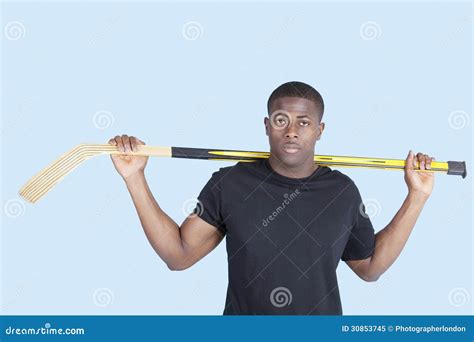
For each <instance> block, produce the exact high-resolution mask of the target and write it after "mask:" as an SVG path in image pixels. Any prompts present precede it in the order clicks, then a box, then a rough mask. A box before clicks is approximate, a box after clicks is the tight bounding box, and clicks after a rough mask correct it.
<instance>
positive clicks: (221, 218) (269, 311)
mask: <svg viewBox="0 0 474 342" xmlns="http://www.w3.org/2000/svg"><path fill="white" fill-rule="evenodd" d="M198 200H199V201H200V202H201V203H200V204H199V205H198V207H197V208H196V209H195V210H196V213H198V215H199V216H200V217H201V218H202V219H203V220H204V221H206V222H208V223H209V224H211V225H213V226H215V227H217V228H218V229H220V230H221V231H222V232H223V233H225V234H226V244H227V245H226V247H227V260H228V274H229V283H228V288H227V298H226V304H225V309H224V315H341V314H342V307H341V300H340V297H339V288H338V283H337V276H336V268H337V265H338V263H339V260H340V259H342V260H358V259H365V258H368V257H369V256H371V255H372V253H373V250H374V246H375V235H374V229H373V226H372V223H371V221H370V218H369V217H368V215H367V214H366V211H365V206H364V204H363V203H362V199H361V196H360V193H359V190H358V188H357V186H356V185H355V183H354V182H353V181H352V180H351V179H350V178H349V177H348V176H346V175H345V174H343V173H341V172H339V171H337V170H331V168H330V167H327V166H319V167H318V168H317V169H316V170H315V171H314V172H313V174H312V175H311V176H309V177H305V178H298V179H297V178H290V177H286V176H283V175H281V174H279V173H277V172H275V171H274V170H273V169H272V167H271V165H270V163H269V161H268V159H262V160H258V161H256V162H239V163H237V164H236V165H234V166H229V167H223V168H220V169H219V171H216V172H214V173H213V174H212V177H211V179H210V180H209V181H208V182H207V184H206V185H205V186H204V188H203V189H202V191H201V193H200V194H199V196H198Z"/></svg>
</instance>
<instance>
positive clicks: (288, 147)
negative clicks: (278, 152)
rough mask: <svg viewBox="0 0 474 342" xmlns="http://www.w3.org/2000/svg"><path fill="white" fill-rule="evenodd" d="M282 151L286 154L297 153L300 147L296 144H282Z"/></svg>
mask: <svg viewBox="0 0 474 342" xmlns="http://www.w3.org/2000/svg"><path fill="white" fill-rule="evenodd" d="M282 149H283V151H284V152H286V153H288V154H294V153H298V152H299V151H300V150H301V147H300V146H299V145H298V144H284V145H283V148H282Z"/></svg>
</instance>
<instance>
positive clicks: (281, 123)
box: [276, 118, 286, 125]
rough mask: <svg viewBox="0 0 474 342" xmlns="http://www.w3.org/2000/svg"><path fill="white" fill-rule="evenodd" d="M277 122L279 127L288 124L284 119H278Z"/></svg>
mask: <svg viewBox="0 0 474 342" xmlns="http://www.w3.org/2000/svg"><path fill="white" fill-rule="evenodd" d="M276 122H277V124H278V125H284V124H285V123H286V120H285V119H284V118H277V119H276Z"/></svg>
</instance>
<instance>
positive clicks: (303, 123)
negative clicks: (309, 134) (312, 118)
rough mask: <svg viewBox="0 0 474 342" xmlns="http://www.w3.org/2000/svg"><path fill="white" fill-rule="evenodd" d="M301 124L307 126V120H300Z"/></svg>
mask: <svg viewBox="0 0 474 342" xmlns="http://www.w3.org/2000/svg"><path fill="white" fill-rule="evenodd" d="M301 126H309V121H301Z"/></svg>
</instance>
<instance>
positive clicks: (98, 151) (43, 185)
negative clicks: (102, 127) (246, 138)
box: [19, 144, 466, 203]
mask: <svg viewBox="0 0 474 342" xmlns="http://www.w3.org/2000/svg"><path fill="white" fill-rule="evenodd" d="M102 154H107V155H110V154H124V153H122V152H120V151H119V150H118V148H117V146H114V145H110V144H105V145H100V144H80V145H77V146H76V147H74V148H73V149H71V150H69V151H68V152H66V153H65V154H63V155H62V156H61V157H59V158H58V159H56V160H55V161H54V162H53V163H51V164H50V165H48V166H47V167H45V168H44V169H42V170H41V171H40V172H38V173H37V174H36V175H35V176H33V177H32V178H31V179H30V180H29V181H28V182H27V183H26V184H25V185H24V186H23V187H22V188H21V189H20V191H19V193H20V195H21V196H22V197H23V198H24V199H26V200H27V201H29V202H31V203H36V202H37V201H39V200H40V199H41V198H42V197H43V196H45V195H46V194H47V193H48V192H49V191H50V190H51V189H52V188H53V187H54V186H55V185H56V184H57V183H59V182H60V181H61V180H62V179H63V178H64V177H65V176H66V175H68V174H69V173H70V172H71V171H73V170H74V169H75V168H76V167H78V166H79V165H80V164H81V163H83V162H84V161H86V160H88V159H90V158H92V157H95V156H99V155H102ZM126 154H129V155H143V156H155V157H171V158H188V159H207V160H224V161H235V162H239V161H241V162H254V161H256V160H258V159H264V158H269V157H270V153H269V152H256V151H238V150H219V149H204V148H190V147H159V146H148V145H138V151H137V152H128V153H126ZM314 162H315V163H316V164H318V165H323V166H333V167H364V168H375V169H386V170H403V169H404V168H405V160H404V159H383V158H370V157H347V156H330V155H315V156H314ZM416 171H421V172H443V173H447V174H448V175H460V176H462V177H463V178H465V177H466V163H465V162H464V161H463V162H456V161H448V162H438V161H435V162H432V163H431V169H430V170H420V169H419V168H416Z"/></svg>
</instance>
